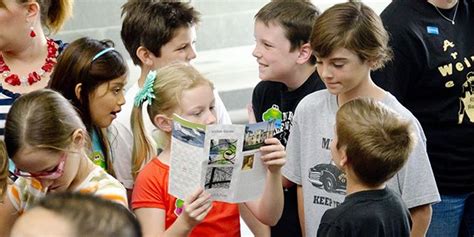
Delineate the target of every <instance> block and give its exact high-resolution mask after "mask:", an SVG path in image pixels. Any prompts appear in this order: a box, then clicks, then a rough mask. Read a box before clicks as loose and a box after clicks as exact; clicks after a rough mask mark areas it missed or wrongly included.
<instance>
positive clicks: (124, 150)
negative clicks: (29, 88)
mask: <svg viewBox="0 0 474 237" xmlns="http://www.w3.org/2000/svg"><path fill="white" fill-rule="evenodd" d="M112 47H113V43H112V42H111V41H107V40H104V41H98V40H95V39H91V38H87V37H85V38H80V39H77V40H75V41H73V42H72V43H71V44H70V45H69V46H68V47H67V48H66V49H65V50H64V52H63V54H62V55H61V57H60V58H59V60H58V64H57V67H56V69H55V70H54V72H53V74H52V75H51V81H50V85H49V88H51V89H53V90H56V91H58V92H60V93H61V94H62V95H63V96H64V97H65V98H66V99H68V100H70V101H71V103H72V104H73V105H74V106H75V107H76V108H77V109H78V110H79V111H80V115H81V118H82V122H83V123H84V124H85V125H86V128H87V131H88V133H89V136H90V137H91V138H92V154H91V155H90V158H91V159H92V161H94V163H95V164H97V165H99V166H101V167H102V168H104V169H105V170H107V172H108V173H109V174H111V175H112V176H114V177H116V178H117V179H118V180H119V181H120V182H122V184H123V185H124V186H125V187H126V188H127V189H129V190H131V189H132V187H133V178H132V175H131V151H132V142H131V141H132V135H131V133H130V131H128V130H127V129H126V128H125V127H124V126H123V125H121V124H120V123H112V122H113V120H114V119H115V118H116V117H117V114H118V113H119V112H120V111H121V107H122V105H123V104H124V103H125V97H124V90H123V88H124V86H125V84H126V77H127V65H126V63H125V61H124V60H123V58H122V56H121V55H120V54H119V52H117V51H115V50H114V49H113V48H112Z"/></svg>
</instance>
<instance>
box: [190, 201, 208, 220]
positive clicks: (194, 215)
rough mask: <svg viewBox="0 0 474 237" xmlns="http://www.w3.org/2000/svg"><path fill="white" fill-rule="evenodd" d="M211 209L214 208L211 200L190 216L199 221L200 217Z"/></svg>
mask: <svg viewBox="0 0 474 237" xmlns="http://www.w3.org/2000/svg"><path fill="white" fill-rule="evenodd" d="M210 208H212V202H211V201H210V200H209V201H208V202H206V203H203V205H201V206H199V207H198V208H196V209H194V210H193V211H192V212H191V213H189V216H190V217H193V218H195V219H197V218H198V216H200V215H202V214H203V213H205V212H206V211H207V210H208V209H210Z"/></svg>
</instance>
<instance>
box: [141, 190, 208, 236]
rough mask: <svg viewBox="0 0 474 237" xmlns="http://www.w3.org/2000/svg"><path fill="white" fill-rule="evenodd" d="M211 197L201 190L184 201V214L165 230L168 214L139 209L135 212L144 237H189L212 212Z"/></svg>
mask: <svg viewBox="0 0 474 237" xmlns="http://www.w3.org/2000/svg"><path fill="white" fill-rule="evenodd" d="M210 198H211V196H210V195H209V194H208V193H205V192H204V191H203V190H202V189H201V188H200V189H198V190H197V191H196V192H195V193H193V194H192V195H190V196H189V197H188V198H186V200H185V201H184V209H183V212H182V213H181V214H180V215H179V217H178V218H177V219H176V221H175V222H174V223H173V224H172V225H171V226H170V227H169V228H168V229H166V230H165V222H166V213H165V210H164V209H159V208H138V209H136V210H134V212H135V214H136V215H137V219H138V221H139V222H140V226H141V228H142V231H143V236H144V237H156V236H188V235H189V234H190V233H191V231H192V230H193V228H194V227H195V226H196V225H197V224H199V223H200V222H201V221H202V220H204V218H205V217H206V215H207V213H209V211H210V210H211V207H212V202H211V199H210Z"/></svg>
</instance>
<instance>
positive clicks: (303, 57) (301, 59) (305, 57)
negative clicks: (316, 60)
mask: <svg viewBox="0 0 474 237" xmlns="http://www.w3.org/2000/svg"><path fill="white" fill-rule="evenodd" d="M298 51H299V55H298V59H297V60H296V62H297V63H299V64H305V63H306V62H308V61H309V59H310V58H311V56H312V55H313V49H311V45H310V44H309V43H305V44H303V45H301V47H300V48H299V49H298Z"/></svg>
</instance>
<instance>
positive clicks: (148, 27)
mask: <svg viewBox="0 0 474 237" xmlns="http://www.w3.org/2000/svg"><path fill="white" fill-rule="evenodd" d="M199 16H200V13H199V12H198V11H196V10H195V9H194V8H193V7H192V6H191V5H190V4H189V3H183V2H177V1H153V0H143V1H142V0H140V1H136V0H129V1H128V2H127V3H125V4H124V5H123V6H122V17H123V22H122V30H121V31H120V35H121V37H122V41H123V44H124V45H125V48H126V49H127V51H128V53H129V54H130V57H131V58H132V60H133V63H134V64H135V65H140V66H141V65H142V62H141V61H140V59H139V58H138V57H137V55H136V52H137V49H138V48H139V47H140V46H143V47H145V48H147V49H148V50H150V51H151V52H152V53H153V54H154V55H155V56H156V57H160V56H161V47H163V45H165V44H166V43H168V42H169V41H171V40H172V39H173V37H175V34H176V31H177V30H178V29H180V28H182V27H191V26H193V25H195V24H197V23H199V21H200V19H199Z"/></svg>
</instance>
